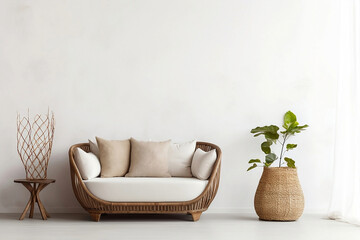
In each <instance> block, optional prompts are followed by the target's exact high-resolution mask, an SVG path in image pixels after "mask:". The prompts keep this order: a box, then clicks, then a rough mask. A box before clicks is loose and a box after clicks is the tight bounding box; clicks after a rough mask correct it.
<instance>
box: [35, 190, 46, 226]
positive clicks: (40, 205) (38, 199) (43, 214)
mask: <svg viewBox="0 0 360 240" xmlns="http://www.w3.org/2000/svg"><path fill="white" fill-rule="evenodd" d="M47 185H48V184H39V187H38V188H37V191H36V202H37V204H38V206H39V210H40V213H41V217H42V219H43V220H47V216H48V215H49V214H48V213H47V212H46V210H45V207H44V205H43V204H42V202H41V201H40V197H39V194H40V191H41V190H43V189H44V188H45V187H46V186H47Z"/></svg>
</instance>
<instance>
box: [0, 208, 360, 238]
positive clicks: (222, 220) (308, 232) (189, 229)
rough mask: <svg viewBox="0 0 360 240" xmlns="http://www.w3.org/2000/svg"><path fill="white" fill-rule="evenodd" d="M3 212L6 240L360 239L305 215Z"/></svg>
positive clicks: (0, 232)
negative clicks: (277, 218) (271, 218)
mask: <svg viewBox="0 0 360 240" xmlns="http://www.w3.org/2000/svg"><path fill="white" fill-rule="evenodd" d="M18 217H19V214H0V239H1V240H10V239H37V240H41V239H47V240H48V239H62V240H63V239H74V240H75V239H76V240H80V239H86V240H89V239H99V240H105V239H112V240H113V239H126V240H128V239H156V240H159V239H181V240H184V239H186V240H188V239H206V240H211V239H217V240H223V239H246V240H257V239H267V240H268V239H276V240H285V239H286V240H297V239H304V240H305V239H306V240H308V239H319V240H322V239H324V240H325V239H326V240H332V239H334V240H352V239H357V240H359V239H360V227H357V226H354V225H351V224H346V223H341V222H336V221H332V220H327V219H324V218H322V217H321V216H319V215H304V216H303V217H302V218H301V219H300V220H299V221H297V222H265V221H259V220H258V219H257V218H256V216H255V215H254V214H215V213H205V214H203V215H202V216H201V219H200V220H199V221H198V222H192V221H190V216H186V215H140V216H139V215H107V216H106V215H105V216H102V218H101V221H100V222H92V221H90V218H89V216H88V215H86V214H52V218H50V219H49V220H47V221H42V220H40V216H39V215H35V219H28V218H25V219H24V220H23V221H19V220H18Z"/></svg>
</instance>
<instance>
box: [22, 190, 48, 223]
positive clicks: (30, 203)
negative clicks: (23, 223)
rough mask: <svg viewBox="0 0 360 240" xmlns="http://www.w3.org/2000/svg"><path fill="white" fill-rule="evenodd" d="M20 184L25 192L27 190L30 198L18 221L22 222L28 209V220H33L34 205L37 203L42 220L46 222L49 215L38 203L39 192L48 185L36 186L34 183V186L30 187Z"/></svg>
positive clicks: (39, 202) (40, 203)
mask: <svg viewBox="0 0 360 240" xmlns="http://www.w3.org/2000/svg"><path fill="white" fill-rule="evenodd" d="M22 184H23V185H24V186H25V187H26V189H27V190H29V192H30V194H31V196H30V199H29V201H28V203H27V204H26V207H25V209H24V212H23V213H22V214H21V216H20V218H19V219H20V220H23V219H24V218H25V215H26V213H27V211H28V210H29V208H30V207H31V208H30V213H29V218H33V216H34V208H35V203H37V205H38V207H39V210H40V214H41V217H42V219H43V220H47V218H48V217H50V215H49V213H48V212H47V211H46V209H45V207H44V205H43V204H42V202H41V201H40V196H39V195H40V192H41V190H43V189H44V188H45V187H46V186H47V185H49V184H48V183H39V184H38V185H36V183H34V185H31V184H30V183H22Z"/></svg>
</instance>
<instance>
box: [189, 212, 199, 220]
mask: <svg viewBox="0 0 360 240" xmlns="http://www.w3.org/2000/svg"><path fill="white" fill-rule="evenodd" d="M190 214H191V216H192V219H193V221H194V222H196V221H198V220H199V219H200V216H201V214H202V212H191V213H190Z"/></svg>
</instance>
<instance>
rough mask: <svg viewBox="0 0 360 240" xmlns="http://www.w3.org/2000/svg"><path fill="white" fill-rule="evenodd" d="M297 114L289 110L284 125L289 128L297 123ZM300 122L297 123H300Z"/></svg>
mask: <svg viewBox="0 0 360 240" xmlns="http://www.w3.org/2000/svg"><path fill="white" fill-rule="evenodd" d="M296 123H297V122H296V116H295V114H294V113H292V112H291V111H287V112H286V113H285V115H284V125H283V127H284V128H285V129H288V127H289V126H291V125H292V124H296ZM298 124H299V123H297V125H298Z"/></svg>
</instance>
